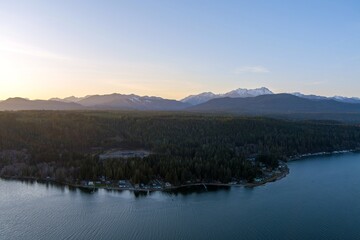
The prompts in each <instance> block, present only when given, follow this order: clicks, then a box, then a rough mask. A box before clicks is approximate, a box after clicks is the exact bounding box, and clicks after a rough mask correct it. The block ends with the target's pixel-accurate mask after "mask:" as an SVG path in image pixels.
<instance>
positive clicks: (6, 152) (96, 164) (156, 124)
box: [0, 111, 360, 185]
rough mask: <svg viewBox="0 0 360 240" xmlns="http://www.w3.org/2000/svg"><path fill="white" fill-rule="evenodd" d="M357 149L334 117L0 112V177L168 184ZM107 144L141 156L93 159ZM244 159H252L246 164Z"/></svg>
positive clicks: (358, 142) (246, 173)
mask: <svg viewBox="0 0 360 240" xmlns="http://www.w3.org/2000/svg"><path fill="white" fill-rule="evenodd" d="M359 147H360V128H359V127H358V126H356V125H349V124H344V123H338V122H334V121H292V120H279V119H271V118H263V117H239V116H231V115H224V116H222V115H211V114H195V113H194V114H193V113H181V112H176V113H175V112H136V111H128V112H126V111H22V112H21V111H19V112H0V176H2V177H34V178H38V179H45V178H49V179H55V180H57V181H60V182H64V183H78V182H80V181H82V180H97V179H100V178H105V179H108V180H118V179H128V180H130V181H131V182H132V183H148V182H149V181H151V180H153V179H161V180H163V181H167V182H170V183H172V184H174V185H179V184H182V183H185V182H188V181H193V182H195V181H219V182H229V181H232V180H233V179H237V180H239V179H246V180H247V181H250V182H251V181H253V179H254V178H255V177H257V175H258V174H259V169H260V165H261V164H260V163H263V164H265V165H266V166H267V167H269V168H274V167H276V166H277V163H278V160H287V159H288V158H289V157H291V156H297V155H300V154H305V153H316V152H330V151H335V150H346V149H357V148H359ZM110 149H123V150H138V149H142V150H146V151H149V152H150V153H151V154H150V155H149V156H146V157H144V158H140V157H133V158H116V159H100V158H99V155H100V154H101V153H103V152H105V151H108V150H110ZM251 159H255V161H252V160H251Z"/></svg>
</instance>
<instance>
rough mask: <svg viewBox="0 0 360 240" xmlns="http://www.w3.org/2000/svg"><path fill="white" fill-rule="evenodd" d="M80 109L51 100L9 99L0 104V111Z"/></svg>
mask: <svg viewBox="0 0 360 240" xmlns="http://www.w3.org/2000/svg"><path fill="white" fill-rule="evenodd" d="M80 109H83V106H81V105H80V104H77V103H73V102H70V103H66V102H58V101H51V100H28V99H25V98H9V99H7V100H4V101H2V102H0V111H21V110H80Z"/></svg>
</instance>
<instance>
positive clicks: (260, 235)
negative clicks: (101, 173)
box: [0, 154, 360, 240]
mask: <svg viewBox="0 0 360 240" xmlns="http://www.w3.org/2000/svg"><path fill="white" fill-rule="evenodd" d="M289 167H290V174H289V175H288V176H287V177H286V178H284V179H282V180H280V181H277V182H275V183H270V184H267V185H265V186H260V187H256V188H252V189H247V188H238V187H234V188H221V189H218V188H215V187H208V188H207V189H205V188H204V187H202V186H198V187H194V188H182V189H178V190H177V191H174V192H130V191H113V190H105V189H99V190H98V191H96V192H91V193H89V192H84V191H83V190H81V189H78V188H73V187H69V186H63V185H58V184H54V183H49V182H37V181H13V180H0V192H1V195H0V212H1V214H0V239H15V240H17V239H55V240H56V239H160V240H161V239H197V240H198V239H360V230H359V228H358V227H357V226H359V225H360V204H359V203H358V202H359V200H358V199H360V175H359V174H358V173H359V172H360V154H344V155H336V156H325V157H315V158H310V159H305V160H301V161H297V162H291V163H290V164H289Z"/></svg>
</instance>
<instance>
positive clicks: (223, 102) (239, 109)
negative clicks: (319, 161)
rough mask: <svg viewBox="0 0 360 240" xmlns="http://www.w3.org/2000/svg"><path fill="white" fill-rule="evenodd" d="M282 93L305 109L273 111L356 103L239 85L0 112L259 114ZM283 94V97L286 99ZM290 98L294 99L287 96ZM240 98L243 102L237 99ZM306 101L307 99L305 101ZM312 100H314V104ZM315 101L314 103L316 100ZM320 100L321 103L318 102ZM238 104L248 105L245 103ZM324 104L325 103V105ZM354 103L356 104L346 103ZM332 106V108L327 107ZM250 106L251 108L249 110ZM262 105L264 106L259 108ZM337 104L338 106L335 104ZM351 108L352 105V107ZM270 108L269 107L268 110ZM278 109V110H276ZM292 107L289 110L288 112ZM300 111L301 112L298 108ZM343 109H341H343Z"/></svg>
mask: <svg viewBox="0 0 360 240" xmlns="http://www.w3.org/2000/svg"><path fill="white" fill-rule="evenodd" d="M279 96H283V99H282V100H283V101H290V100H291V101H290V102H287V103H289V104H290V103H292V104H294V103H295V100H294V99H297V103H299V102H301V101H302V103H303V104H304V103H305V102H304V101H303V100H307V102H306V103H307V104H309V106H311V107H309V108H304V106H302V108H299V106H300V105H294V106H290V105H288V106H289V108H284V106H285V105H284V104H285V103H283V102H276V104H277V105H278V108H277V109H278V110H279V111H277V112H281V111H285V112H301V111H303V112H307V113H309V112H314V111H320V112H327V113H329V112H333V111H335V112H342V111H340V110H339V109H335V108H334V106H338V105H339V104H338V103H344V104H345V105H341V107H343V108H344V109H345V110H346V111H348V110H351V111H350V112H352V110H354V111H355V112H357V108H358V107H359V106H360V98H348V97H340V96H334V97H324V96H317V95H305V94H302V93H299V92H296V93H291V94H275V93H273V92H272V91H271V90H269V89H268V88H265V87H261V88H256V89H243V88H239V89H236V90H233V91H229V92H227V93H224V94H215V93H212V92H204V93H200V94H198V95H190V96H188V97H186V98H184V99H182V100H180V101H177V100H171V99H165V98H160V97H154V96H151V97H149V96H139V95H135V94H119V93H113V94H105V95H88V96H85V97H75V96H71V97H67V98H63V99H61V98H51V99H49V100H29V99H25V98H9V99H7V100H3V101H0V111H4V110H5V111H9V110H10V111H18V110H139V111H199V112H204V111H205V112H229V113H245V112H247V113H253V112H256V114H261V112H267V111H269V112H276V111H274V110H275V108H274V106H273V105H272V106H270V104H274V101H275V99H279ZM284 96H287V97H286V98H285V97H284ZM291 96H292V97H294V98H291ZM237 99H240V100H241V99H243V101H240V100H237ZM259 99H266V100H267V101H269V102H261V104H260V102H257V104H258V105H257V104H255V103H256V102H255V101H259ZM309 100H311V101H310V102H309ZM314 102H315V103H314ZM316 102H318V103H316ZM319 102H321V104H320V103H319ZM242 103H246V104H248V105H247V106H245V105H242ZM325 103H326V104H325ZM346 104H350V105H351V104H355V105H356V107H354V106H350V105H346ZM328 105H332V106H333V107H329V106H328ZM250 106H252V107H253V108H254V109H251V108H250ZM264 106H266V107H265V108H263V107H264ZM339 106H340V105H339ZM353 107H354V108H353ZM271 109H273V110H271ZM280 110H281V111H280ZM292 110H293V111H292ZM300 110H301V111H300ZM343 112H344V111H343Z"/></svg>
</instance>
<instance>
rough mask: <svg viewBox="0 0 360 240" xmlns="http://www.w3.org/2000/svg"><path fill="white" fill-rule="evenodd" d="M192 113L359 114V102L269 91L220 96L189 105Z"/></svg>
mask: <svg viewBox="0 0 360 240" xmlns="http://www.w3.org/2000/svg"><path fill="white" fill-rule="evenodd" d="M188 111H192V112H211V113H232V114H252V115H269V114H270V115H271V114H301V113H304V114H305V113H306V114H308V113H312V114H314V113H316V114H325V113H326V114H328V113H335V114H339V113H356V114H359V113H360V104H354V103H346V102H339V101H336V100H333V99H321V100H318V99H308V98H303V97H298V96H295V95H292V94H284V93H283V94H271V95H270V94H268V95H260V96H257V97H248V98H229V97H227V98H219V99H212V100H210V101H207V102H205V103H202V104H199V105H196V106H192V107H190V108H188Z"/></svg>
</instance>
